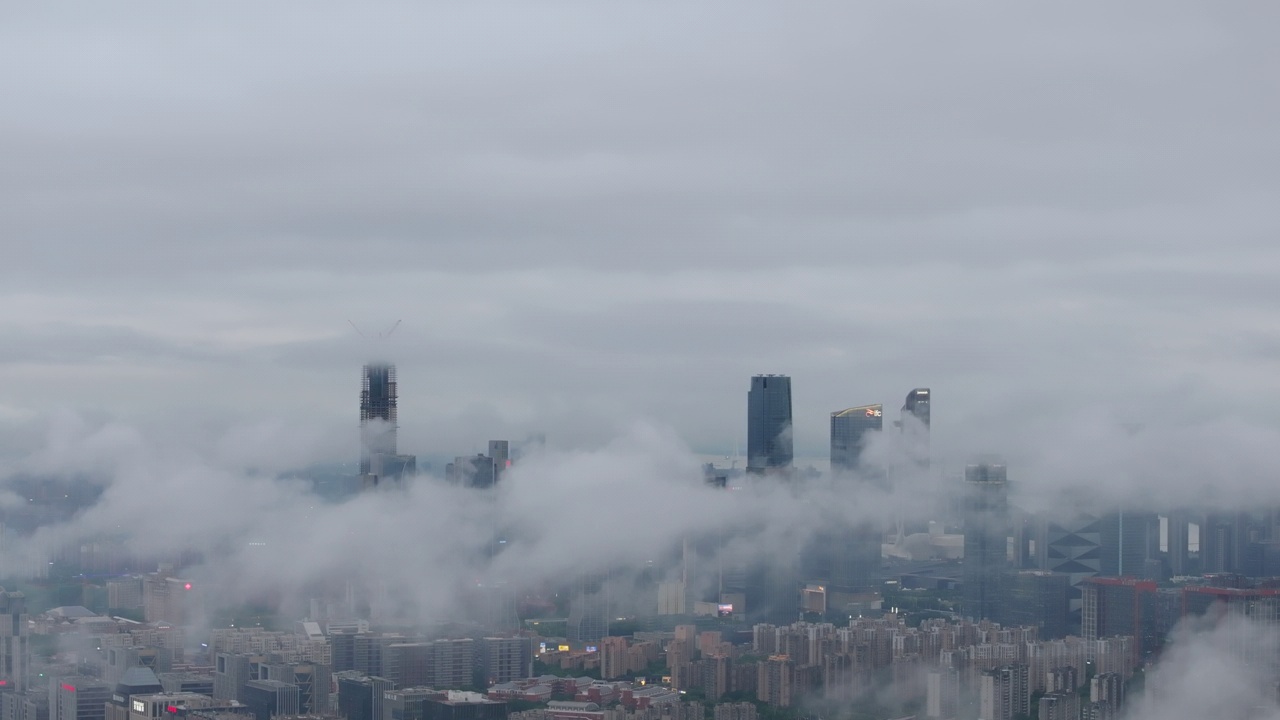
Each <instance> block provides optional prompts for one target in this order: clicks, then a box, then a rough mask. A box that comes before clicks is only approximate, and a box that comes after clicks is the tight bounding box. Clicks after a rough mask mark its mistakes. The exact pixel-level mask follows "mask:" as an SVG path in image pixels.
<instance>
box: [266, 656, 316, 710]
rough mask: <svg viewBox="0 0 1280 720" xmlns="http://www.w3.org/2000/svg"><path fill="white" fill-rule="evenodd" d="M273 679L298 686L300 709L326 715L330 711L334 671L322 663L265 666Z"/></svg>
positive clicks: (267, 674)
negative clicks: (330, 692) (330, 690)
mask: <svg viewBox="0 0 1280 720" xmlns="http://www.w3.org/2000/svg"><path fill="white" fill-rule="evenodd" d="M263 673H264V675H265V676H266V677H267V678H269V679H271V680H279V681H280V682H284V683H288V684H290V685H294V686H296V687H297V688H298V710H299V712H301V713H303V714H308V715H324V714H325V713H327V712H328V711H329V688H330V686H331V685H332V682H333V681H332V677H333V671H332V669H331V668H330V667H329V666H328V665H322V664H320V663H310V662H307V663H271V664H267V665H265V666H264V667H263Z"/></svg>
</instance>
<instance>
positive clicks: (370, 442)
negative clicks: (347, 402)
mask: <svg viewBox="0 0 1280 720" xmlns="http://www.w3.org/2000/svg"><path fill="white" fill-rule="evenodd" d="M361 380H362V384H361V388H360V474H361V475H367V474H369V473H370V472H371V470H372V461H373V456H374V455H376V454H379V453H380V454H383V455H395V454H396V427H397V425H396V366H395V365H391V364H389V363H369V364H368V365H365V366H364V375H363V377H362V379H361Z"/></svg>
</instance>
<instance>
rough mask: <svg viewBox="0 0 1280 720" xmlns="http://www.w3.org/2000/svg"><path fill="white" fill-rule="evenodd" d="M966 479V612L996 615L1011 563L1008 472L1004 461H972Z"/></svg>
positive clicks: (963, 576)
mask: <svg viewBox="0 0 1280 720" xmlns="http://www.w3.org/2000/svg"><path fill="white" fill-rule="evenodd" d="M964 483H965V493H964V572H963V574H962V578H963V580H962V582H963V590H964V614H965V615H968V616H970V617H972V618H973V619H975V620H981V619H983V618H996V617H998V614H999V609H1000V608H999V603H1000V580H1001V575H1002V574H1003V573H1004V570H1005V568H1006V566H1007V565H1008V561H1007V558H1008V542H1009V537H1008V536H1009V489H1008V472H1007V470H1006V469H1005V466H1004V465H997V464H985V463H984V464H978V465H970V466H968V467H966V468H965V471H964Z"/></svg>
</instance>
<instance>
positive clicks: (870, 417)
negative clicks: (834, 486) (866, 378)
mask: <svg viewBox="0 0 1280 720" xmlns="http://www.w3.org/2000/svg"><path fill="white" fill-rule="evenodd" d="M883 429H884V406H883V405H861V406H859V407H852V408H848V409H847V410H841V411H839V412H833V413H831V472H833V473H835V472H853V471H854V470H856V469H858V465H859V464H860V463H861V458H862V449H863V447H864V446H865V445H866V442H867V440H869V439H870V437H871V436H869V435H868V433H871V432H875V433H879V432H881V431H882V430H883Z"/></svg>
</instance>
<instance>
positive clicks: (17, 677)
mask: <svg viewBox="0 0 1280 720" xmlns="http://www.w3.org/2000/svg"><path fill="white" fill-rule="evenodd" d="M30 662H31V629H30V628H29V627H27V596H26V595H24V594H22V593H20V592H6V591H5V589H4V588H2V587H0V681H3V683H0V684H3V685H4V686H5V689H6V690H13V691H15V692H26V690H27V681H28V680H29V678H28V675H29V674H30V673H29V667H30Z"/></svg>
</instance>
